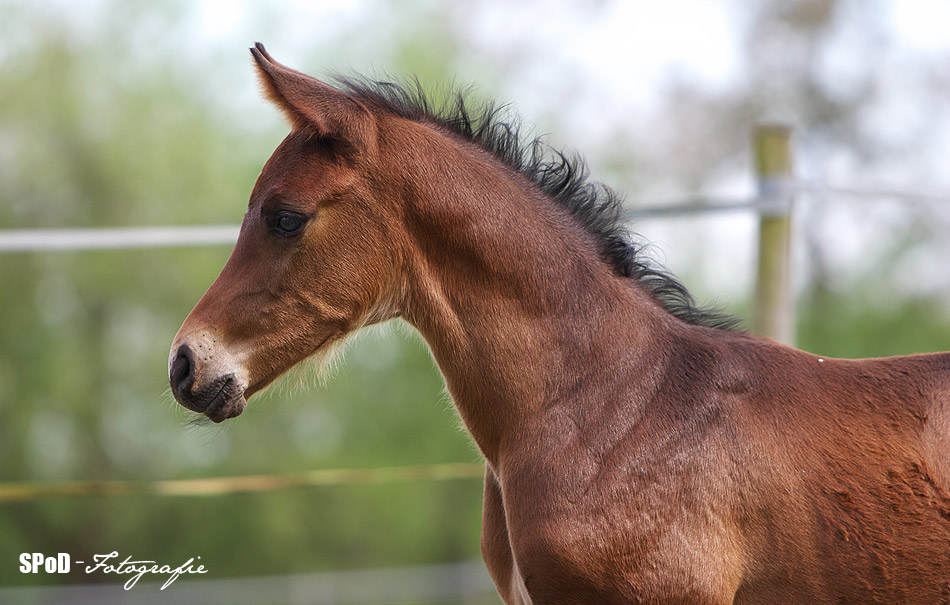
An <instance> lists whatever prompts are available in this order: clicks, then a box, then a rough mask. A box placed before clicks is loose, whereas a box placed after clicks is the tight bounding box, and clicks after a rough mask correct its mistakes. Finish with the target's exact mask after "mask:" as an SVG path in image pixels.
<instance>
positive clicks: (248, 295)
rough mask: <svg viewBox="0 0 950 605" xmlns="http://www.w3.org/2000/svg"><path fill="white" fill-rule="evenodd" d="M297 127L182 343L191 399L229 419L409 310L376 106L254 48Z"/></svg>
mask: <svg viewBox="0 0 950 605" xmlns="http://www.w3.org/2000/svg"><path fill="white" fill-rule="evenodd" d="M251 52H252V54H253V56H254V59H255V60H256V62H257V66H258V71H259V76H260V80H261V83H262V85H263V87H264V90H265V92H266V94H267V96H268V97H269V98H270V99H271V100H272V101H273V102H274V103H276V104H277V105H278V106H279V107H280V108H281V109H282V110H283V112H284V113H285V114H286V116H287V117H288V119H289V121H290V122H291V124H292V126H293V130H292V132H291V134H290V135H288V136H287V138H286V139H285V140H284V141H283V142H282V143H281V144H280V146H279V147H278V148H277V150H276V151H275V152H274V154H273V155H272V157H271V158H270V160H268V162H267V163H266V165H265V166H264V169H263V170H262V172H261V174H260V177H259V178H258V180H257V183H256V185H255V186H254V189H253V191H252V193H251V197H250V202H249V204H248V210H247V214H245V216H244V221H243V224H242V225H241V232H240V236H239V238H238V241H237V244H236V245H235V248H234V251H233V252H232V254H231V257H230V258H229V259H228V262H227V264H226V265H225V267H224V269H223V270H222V271H221V274H220V275H219V276H218V278H217V279H216V280H215V282H214V283H213V284H212V285H211V287H210V289H209V290H208V291H207V292H206V293H205V295H204V296H203V297H202V298H201V300H200V301H199V302H198V304H197V305H196V306H195V308H194V309H193V310H192V312H191V313H190V314H189V315H188V317H187V319H185V322H184V324H183V325H182V326H181V329H180V330H179V331H178V334H177V335H176V337H175V340H174V342H173V344H172V348H171V352H170V356H169V379H170V382H171V387H172V392H173V393H174V395H175V398H176V399H177V400H178V401H179V402H180V403H181V404H182V405H184V406H185V407H187V408H189V409H191V410H194V411H196V412H202V413H204V414H205V415H207V416H208V417H209V418H210V419H212V420H214V421H216V422H220V421H222V420H225V419H226V418H231V417H233V416H237V415H238V414H240V413H241V412H242V411H243V410H244V408H245V406H246V404H247V398H248V397H249V396H250V395H251V394H253V393H254V392H256V391H258V390H260V389H262V388H264V387H265V386H266V385H267V384H269V383H270V382H271V381H273V380H274V379H275V378H276V377H277V376H279V375H280V374H281V373H283V372H284V371H285V370H287V369H289V368H290V367H291V366H293V365H294V364H296V363H297V362H299V361H300V360H302V359H304V358H306V357H308V356H310V355H313V354H315V353H317V352H319V351H321V350H323V349H325V348H326V347H328V346H329V345H330V344H332V343H333V342H334V341H337V340H340V339H341V338H342V337H343V336H345V335H346V334H347V333H349V332H352V331H354V330H356V329H358V328H360V327H362V326H365V325H368V324H371V323H375V322H378V321H382V320H385V319H389V318H391V317H393V316H395V315H398V308H399V304H398V299H399V297H400V296H401V290H402V287H401V284H400V283H399V279H400V278H399V271H398V270H397V269H398V267H399V266H400V262H401V261H400V245H399V241H400V237H399V233H398V232H397V231H396V230H395V229H394V225H395V224H396V221H395V218H394V213H396V212H397V211H398V210H397V205H396V204H393V203H386V202H387V200H385V199H381V195H382V194H381V193H380V189H379V187H378V183H379V182H380V181H381V178H380V175H379V174H378V172H379V171H380V170H379V167H378V165H377V158H378V145H377V138H378V125H377V118H376V116H375V115H374V114H373V113H372V112H370V111H369V110H368V109H367V108H366V107H365V106H364V105H362V104H361V103H360V102H359V101H358V100H356V99H355V98H353V97H351V96H349V95H347V94H345V93H343V92H341V91H339V90H337V89H335V88H333V87H331V86H328V85H326V84H324V83H323V82H320V81H319V80H316V79H314V78H311V77H309V76H306V75H304V74H301V73H299V72H297V71H294V70H292V69H289V68H287V67H285V66H283V65H281V64H279V63H277V62H275V61H274V60H273V59H272V58H271V57H270V55H268V54H267V52H266V51H265V50H264V48H263V46H261V45H257V46H256V48H253V49H251Z"/></svg>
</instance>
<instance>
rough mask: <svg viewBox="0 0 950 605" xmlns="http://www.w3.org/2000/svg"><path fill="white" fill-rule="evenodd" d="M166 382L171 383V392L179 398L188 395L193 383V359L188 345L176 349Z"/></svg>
mask: <svg viewBox="0 0 950 605" xmlns="http://www.w3.org/2000/svg"><path fill="white" fill-rule="evenodd" d="M168 382H170V383H171V386H172V391H174V392H175V394H176V395H179V396H181V395H183V394H185V393H188V392H189V391H190V390H191V387H192V385H193V384H194V383H195V357H194V353H192V351H191V347H189V346H188V345H181V346H180V347H178V354H177V355H176V356H175V361H174V362H172V369H171V372H169V375H168Z"/></svg>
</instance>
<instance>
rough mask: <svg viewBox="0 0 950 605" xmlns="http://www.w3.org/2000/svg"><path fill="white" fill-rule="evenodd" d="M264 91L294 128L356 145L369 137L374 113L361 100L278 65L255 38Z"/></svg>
mask: <svg viewBox="0 0 950 605" xmlns="http://www.w3.org/2000/svg"><path fill="white" fill-rule="evenodd" d="M251 55H253V57H254V60H255V61H256V62H257V75H258V77H259V78H260V81H261V85H262V86H263V87H264V93H265V95H266V96H267V98H269V99H270V100H271V101H273V102H274V103H275V104H276V105H277V106H278V107H280V109H281V110H282V111H283V112H284V114H285V115H286V116H287V119H288V120H290V123H291V125H292V126H293V128H294V129H295V130H296V129H311V130H313V131H315V132H316V134H317V135H318V136H320V137H325V138H332V139H339V140H343V141H347V142H349V143H351V144H353V145H355V146H356V147H358V148H362V147H366V146H367V145H368V144H369V143H370V142H371V141H372V132H373V130H372V127H373V117H372V114H370V112H369V110H367V109H366V107H365V106H363V104H362V103H360V102H359V101H357V100H356V99H354V98H353V97H351V96H349V95H348V94H346V93H345V92H343V91H341V90H338V89H336V88H334V87H332V86H330V85H329V84H326V83H324V82H321V81H320V80H318V79H316V78H314V77H311V76H308V75H307V74H304V73H301V72H299V71H297V70H295V69H291V68H289V67H286V66H285V65H281V64H280V63H278V62H277V61H275V60H274V59H273V58H272V57H271V56H270V55H269V54H268V53H267V51H266V50H265V49H264V45H263V44H261V43H260V42H257V43H256V44H255V45H254V48H252V49H251Z"/></svg>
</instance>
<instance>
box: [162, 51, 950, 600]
mask: <svg viewBox="0 0 950 605" xmlns="http://www.w3.org/2000/svg"><path fill="white" fill-rule="evenodd" d="M251 52H252V53H253V56H254V59H255V60H256V64H257V67H258V69H259V75H260V79H261V82H262V83H263V86H264V89H265V91H266V94H267V96H268V97H269V98H270V99H271V100H272V101H273V102H274V103H275V104H276V105H277V106H278V107H279V108H280V109H281V110H282V111H283V112H284V113H285V114H286V116H287V117H288V118H289V121H290V123H291V124H292V132H291V133H290V135H289V136H288V137H287V138H286V139H285V140H284V142H283V143H281V145H280V146H279V147H278V148H277V150H276V151H275V152H274V154H273V156H272V157H271V159H270V160H269V161H268V162H267V164H266V166H265V167H264V169H263V171H262V173H261V175H260V177H259V179H258V181H257V184H256V186H255V187H254V190H253V192H252V193H251V197H250V203H249V205H248V211H247V214H246V215H245V218H244V223H243V226H242V228H241V234H240V238H239V239H238V242H237V244H236V246H235V248H234V251H233V253H232V255H231V258H230V259H229V260H228V262H227V264H226V266H225V267H224V269H223V270H222V272H221V275H220V276H219V277H218V279H217V280H216V281H215V282H214V284H212V286H211V288H210V289H209V290H208V292H207V293H206V294H205V295H204V297H203V298H202V299H201V300H200V301H199V302H198V304H197V305H196V306H195V308H194V310H193V311H192V312H191V314H190V315H189V316H188V318H187V319H186V320H185V322H184V325H182V327H181V330H180V331H179V333H178V335H177V336H176V338H175V341H174V343H173V345H172V349H171V355H170V360H169V372H170V380H171V385H172V389H173V392H174V394H175V397H176V398H177V399H178V401H180V402H181V403H182V404H183V405H184V406H186V407H188V408H189V409H192V410H195V411H197V412H202V413H204V414H206V415H207V416H208V417H209V418H211V419H212V420H214V421H216V422H220V421H223V420H224V419H226V418H230V417H233V416H237V415H238V414H240V413H241V411H242V410H243V409H244V407H245V405H246V403H247V398H248V397H250V396H251V395H252V394H253V393H255V392H257V391H259V390H260V389H262V388H264V387H265V386H266V385H267V384H268V383H270V382H271V381H272V380H274V379H275V378H276V377H277V376H278V375H280V374H281V373H282V372H284V371H285V370H287V369H288V368H290V367H291V366H293V365H294V364H296V363H297V362H299V361H301V360H302V359H304V358H307V357H309V356H311V355H314V354H317V353H320V352H321V351H323V350H325V349H326V348H327V347H330V346H331V345H332V344H333V343H335V342H337V341H340V340H341V339H343V338H344V337H345V336H346V335H347V334H350V333H352V332H354V331H355V330H358V329H359V328H361V327H363V326H366V325H369V324H372V323H376V322H380V321H385V320H388V319H392V318H396V317H401V318H403V319H404V320H405V321H407V322H409V323H410V324H411V325H413V326H414V327H415V328H416V329H417V330H419V332H421V333H422V335H423V336H424V337H425V339H426V341H427V342H428V344H429V347H430V348H431V350H432V354H433V355H434V357H435V359H436V361H437V362H438V365H439V368H440V369H441V371H442V374H443V375H444V377H445V381H446V383H447V385H448V389H449V391H450V392H451V394H452V397H453V399H454V402H455V405H456V407H457V408H458V411H459V414H460V415H461V417H462V419H463V420H464V422H465V426H466V427H467V428H468V430H469V431H470V432H471V434H472V437H473V438H474V440H475V442H476V443H477V444H478V447H479V449H480V450H481V452H482V453H483V454H484V456H485V461H486V465H485V466H486V468H485V496H484V498H485V499H484V520H483V528H482V552H483V554H484V558H485V562H486V564H487V566H488V569H489V571H490V573H491V576H492V578H493V579H494V581H495V583H496V585H497V588H498V591H499V593H500V594H501V596H502V598H503V599H504V600H505V601H506V602H508V603H733V602H735V603H783V604H787V603H831V602H834V603H871V602H877V603H898V602H919V603H936V602H946V601H947V600H948V599H950V585H948V582H950V498H948V494H947V488H948V485H950V467H948V455H947V453H948V429H950V427H948V423H950V418H948V400H950V355H947V354H936V355H921V356H913V357H903V358H892V359H878V360H864V361H847V360H837V359H828V358H824V359H822V358H819V357H816V356H814V355H810V354H808V353H804V352H801V351H798V350H795V349H792V348H789V347H785V346H782V345H780V344H777V343H775V342H771V341H768V340H763V339H760V338H756V337H753V336H749V335H746V334H742V333H737V332H734V331H730V330H729V329H726V328H725V327H724V326H723V325H722V324H721V322H720V321H719V320H718V318H716V317H714V316H711V315H709V314H705V313H703V312H701V311H699V310H697V309H696V308H695V307H694V306H693V305H692V303H691V302H690V299H689V296H688V294H687V293H686V291H685V290H684V289H683V287H682V286H681V285H679V284H678V283H677V282H676V281H674V280H673V279H672V278H671V277H669V276H667V275H666V274H664V273H662V272H660V271H657V270H655V269H654V268H652V267H651V265H649V263H647V262H646V261H644V260H643V259H642V258H641V256H640V255H639V254H638V251H637V250H636V249H635V248H634V247H633V246H632V245H631V244H629V243H628V242H627V240H626V239H625V235H624V232H623V229H622V226H621V224H620V222H619V220H618V201H617V199H615V197H614V196H613V195H612V194H611V193H610V192H609V191H608V190H606V189H605V188H602V187H599V186H596V185H593V184H590V183H589V182H588V181H587V180H586V175H585V174H584V171H583V170H582V169H581V168H579V167H578V164H577V163H576V162H571V161H568V160H566V159H565V158H564V157H563V156H560V155H559V154H552V153H549V152H546V151H545V149H544V148H543V147H542V146H540V145H539V144H536V143H533V142H527V143H526V142H523V141H520V140H519V138H518V134H517V129H516V128H514V127H513V126H512V125H510V124H507V123H505V122H504V121H503V120H502V119H501V118H500V117H499V114H498V112H495V111H493V110H491V109H488V110H485V111H484V112H481V113H479V114H478V115H473V114H472V113H471V112H470V111H469V110H468V109H467V108H466V106H465V104H464V102H463V100H462V99H461V97H460V98H459V100H458V103H457V105H456V106H455V107H454V108H452V109H449V110H447V111H442V112H441V113H440V112H437V111H435V110H433V109H431V108H430V107H429V106H428V104H427V103H426V101H425V99H424V97H423V96H422V95H421V94H419V93H415V92H411V91H407V90H406V89H404V88H400V87H397V86H393V85H390V84H378V83H377V84H374V83H369V82H365V81H349V82H344V83H343V84H341V87H340V88H334V87H331V86H329V85H327V84H325V83H323V82H320V81H318V80H316V79H313V78H311V77H309V76H306V75H304V74H301V73H299V72H297V71H294V70H291V69H289V68H287V67H284V66H283V65H281V64H279V63H277V62H276V61H274V60H273V59H272V58H271V57H270V56H269V55H268V54H267V52H266V51H265V50H264V48H263V47H262V46H260V45H257V46H256V48H253V49H251Z"/></svg>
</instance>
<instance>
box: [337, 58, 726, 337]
mask: <svg viewBox="0 0 950 605" xmlns="http://www.w3.org/2000/svg"><path fill="white" fill-rule="evenodd" d="M337 84H338V85H339V86H340V87H341V88H342V89H343V90H345V91H346V92H347V93H349V94H350V95H352V96H354V97H355V98H357V99H359V101H360V102H362V103H363V104H364V105H366V106H367V107H368V108H369V109H370V110H372V111H376V112H382V113H385V114H389V115H394V116H398V117H401V118H404V119H409V120H413V121H417V122H423V123H428V124H430V125H432V126H435V127H436V128H438V129H440V130H443V131H446V132H449V133H451V134H452V135H454V136H457V137H460V138H462V139H464V140H466V141H468V142H471V143H474V144H475V145H477V146H479V147H481V148H482V149H484V150H485V151H487V152H489V153H490V154H491V155H492V156H494V157H495V158H496V159H498V160H499V161H500V162H501V163H502V164H503V165H504V166H506V167H508V168H509V169H511V170H513V171H515V172H517V173H519V174H520V175H522V176H523V177H524V178H526V179H527V180H528V181H529V182H530V183H531V184H532V185H533V186H534V187H535V188H537V189H538V190H539V191H540V192H541V193H542V195H543V196H544V197H545V198H547V199H549V200H551V201H552V202H553V203H556V204H559V205H560V206H562V207H563V208H565V209H566V210H568V212H569V214H570V215H571V216H572V217H573V218H574V219H575V220H576V221H577V222H578V224H579V225H580V226H581V227H582V228H583V229H585V230H586V231H587V232H588V233H590V234H591V235H592V236H594V238H595V239H596V240H597V242H598V243H599V245H600V253H601V256H602V257H603V259H604V260H605V261H606V262H607V263H608V264H609V265H610V266H611V267H612V268H613V270H614V272H616V273H617V274H618V275H621V276H624V277H628V278H630V279H633V280H636V281H637V282H638V283H639V284H641V285H642V286H643V287H645V288H646V290H647V291H648V292H650V294H651V295H652V296H653V297H654V298H655V299H656V300H657V302H659V303H660V304H661V305H662V306H663V307H664V308H665V309H666V310H667V311H669V312H670V313H672V314H673V315H675V316H676V317H679V318H680V319H682V320H684V321H686V322H688V323H691V324H695V325H703V326H708V327H714V328H719V329H725V330H734V329H736V328H737V326H738V323H739V322H738V320H737V319H735V318H732V317H730V316H728V315H725V314H723V313H720V312H718V311H715V310H710V309H704V308H701V307H699V306H697V305H696V303H695V301H694V300H693V297H692V296H691V295H690V293H689V291H688V290H687V289H686V287H685V286H683V284H681V283H680V282H679V281H677V280H676V279H675V278H674V277H673V276H672V275H670V274H669V273H668V272H667V271H666V270H664V269H663V268H662V267H660V266H659V265H658V264H657V263H656V262H654V261H653V260H652V259H650V258H648V257H647V256H646V254H645V253H644V248H645V246H644V245H643V244H640V243H638V242H637V241H636V238H635V236H634V234H633V233H631V232H630V230H629V229H628V227H627V224H626V221H625V220H624V218H623V198H622V197H621V196H619V195H618V194H617V193H616V192H614V190H613V189H611V188H610V187H608V186H607V185H605V184H603V183H600V182H597V181H593V180H591V179H590V177H589V172H588V170H587V166H586V164H585V162H584V160H583V159H582V158H581V157H580V156H578V155H576V154H572V153H566V152H564V151H561V150H557V149H554V148H552V147H550V146H549V145H548V144H547V143H546V142H544V141H543V139H542V138H540V137H532V136H525V135H524V134H523V128H522V125H523V121H522V120H521V118H520V117H519V116H517V115H516V114H514V113H513V112H512V111H511V110H510V109H509V108H508V107H507V106H505V105H497V104H495V103H491V102H489V103H484V104H477V103H473V102H472V101H471V100H470V94H469V91H457V92H455V93H453V94H451V95H449V96H448V97H447V98H446V100H444V101H443V102H439V103H434V102H433V101H432V100H431V99H430V97H429V96H428V95H427V94H426V93H425V92H424V90H423V88H422V86H421V85H420V83H419V81H418V80H413V81H411V82H410V83H408V84H403V83H396V82H391V81H377V80H371V79H367V78H347V77H339V78H337Z"/></svg>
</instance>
